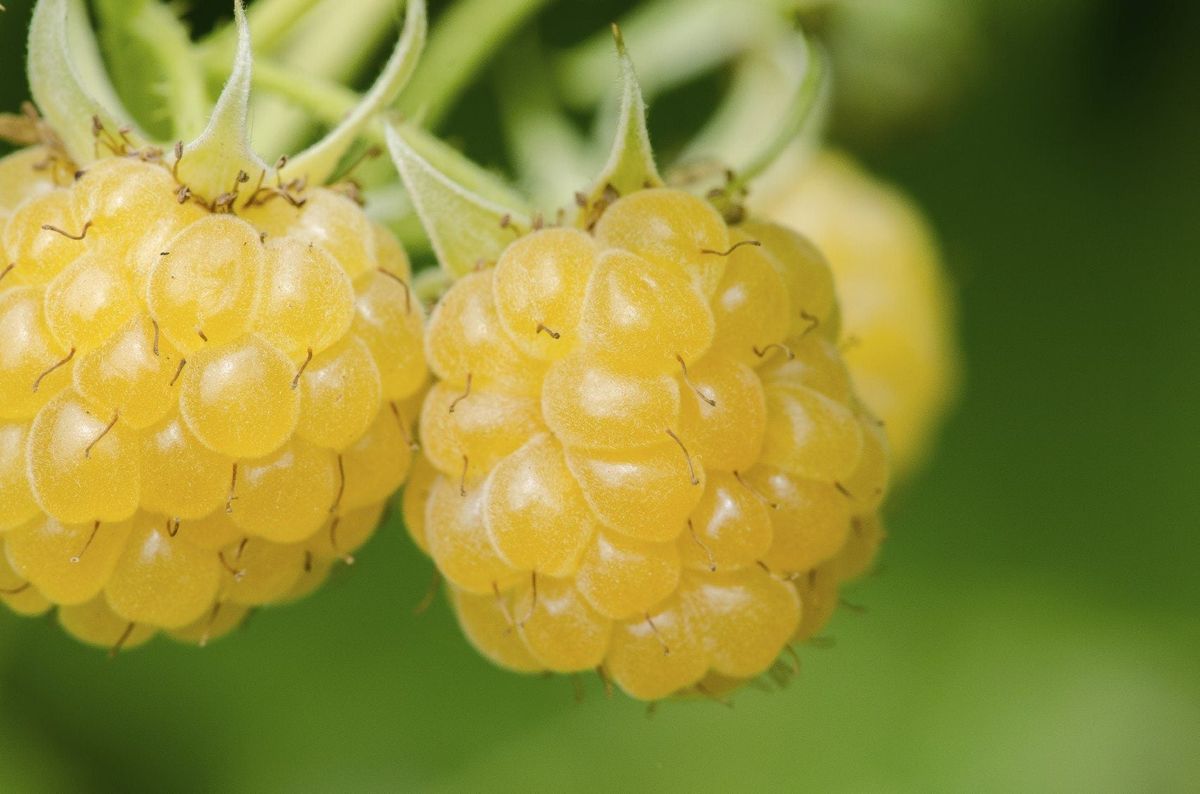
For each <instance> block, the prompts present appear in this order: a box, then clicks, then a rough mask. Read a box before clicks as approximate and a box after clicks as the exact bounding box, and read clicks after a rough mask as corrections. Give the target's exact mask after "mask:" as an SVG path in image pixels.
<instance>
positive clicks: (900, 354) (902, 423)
mask: <svg viewBox="0 0 1200 794" xmlns="http://www.w3.org/2000/svg"><path fill="white" fill-rule="evenodd" d="M756 208H757V210H758V211H759V212H761V213H763V214H764V215H765V216H767V217H770V218H772V219H773V220H775V221H777V222H779V223H783V224H786V225H788V226H792V227H794V228H796V229H799V230H800V231H802V232H804V233H805V234H806V235H808V236H809V237H811V238H812V240H813V241H814V242H816V243H817V245H818V246H819V247H820V249H821V251H822V252H824V253H825V254H826V255H827V256H828V257H829V263H830V265H831V267H832V269H833V272H834V275H835V277H836V281H837V293H838V298H839V300H840V302H841V309H842V327H843V347H844V348H845V358H846V365H847V366H848V367H849V369H850V372H851V374H852V376H853V378H854V385H855V388H856V389H857V390H858V393H859V395H860V396H861V397H862V399H863V401H864V402H865V403H866V404H867V405H868V406H869V407H870V408H871V410H872V411H873V412H875V413H876V414H877V415H878V416H879V417H880V418H882V419H883V420H884V421H885V422H886V423H887V430H888V438H889V439H890V440H891V442H892V450H893V455H894V465H895V469H896V472H897V474H904V473H907V472H910V471H912V470H913V469H914V468H915V467H916V466H917V465H918V464H919V463H920V461H921V459H922V458H923V457H924V456H925V454H926V451H927V449H928V447H929V445H930V442H931V440H932V438H931V437H932V435H933V433H934V431H935V430H936V428H937V426H938V424H939V422H940V421H941V419H942V418H943V416H944V414H945V412H946V410H947V408H948V407H949V404H950V402H951V400H952V398H953V394H954V390H955V385H956V382H957V377H958V361H957V345H956V340H955V330H954V322H953V317H952V315H953V312H952V309H951V297H950V294H949V289H948V287H947V276H946V273H945V271H944V269H943V267H942V263H941V261H940V258H939V256H938V251H937V248H936V245H935V244H934V241H933V235H932V233H931V231H930V229H929V226H928V224H927V222H926V221H925V219H924V217H923V216H922V214H921V212H920V210H919V209H918V208H917V207H916V206H915V205H914V204H913V203H912V202H911V201H910V200H909V199H908V198H907V197H906V196H904V195H903V194H902V193H900V192H899V191H898V190H896V189H895V188H892V187H890V186H888V185H885V184H883V183H881V182H880V181H878V180H877V179H875V178H874V177H872V176H870V175H869V174H867V173H866V172H865V171H863V170H862V169H861V168H860V167H859V166H858V165H856V164H855V163H854V162H853V161H851V160H850V159H849V158H848V157H846V156H844V155H841V154H836V153H830V152H825V153H822V154H820V155H819V156H817V157H816V158H815V159H814V160H813V161H812V162H811V163H809V164H806V165H804V166H799V167H797V166H795V165H794V164H792V165H786V164H782V163H781V167H779V168H777V169H776V172H775V173H774V174H773V175H772V177H771V178H770V187H769V188H768V189H767V190H766V191H765V193H764V194H763V196H762V202H761V203H759V204H758V205H756Z"/></svg>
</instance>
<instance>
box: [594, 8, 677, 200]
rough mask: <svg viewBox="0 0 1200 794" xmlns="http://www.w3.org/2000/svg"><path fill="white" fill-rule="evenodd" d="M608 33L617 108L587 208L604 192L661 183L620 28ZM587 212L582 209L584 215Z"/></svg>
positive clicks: (644, 104) (644, 105)
mask: <svg viewBox="0 0 1200 794" xmlns="http://www.w3.org/2000/svg"><path fill="white" fill-rule="evenodd" d="M612 32H613V40H614V41H615V43H616V46H617V60H618V62H619V63H620V70H621V106H620V113H619V115H618V117H617V133H616V137H615V139H614V140H613V146H612V151H611V153H610V154H609V156H608V162H607V163H605V165H604V167H603V169H601V171H600V175H599V176H597V177H596V181H595V182H594V184H593V185H592V188H591V190H589V191H588V192H587V194H586V196H587V205H588V207H591V206H593V205H595V204H596V202H598V201H601V200H602V199H603V198H604V196H605V194H606V193H609V192H611V191H613V190H615V191H616V192H617V194H618V195H624V194H626V193H632V192H633V191H635V190H642V189H643V188H647V187H658V186H660V185H662V183H663V181H662V178H661V177H660V176H659V175H658V169H657V168H656V167H655V165H654V152H653V150H652V149H651V147H650V135H649V133H648V132H647V130H646V102H645V100H644V99H642V89H641V87H640V86H639V85H638V80H637V74H636V73H635V72H634V70H633V61H632V60H631V59H630V58H629V52H628V51H627V50H626V49H625V40H624V39H623V38H622V36H621V30H620V28H618V27H617V26H616V25H613V28H612ZM587 212H588V210H587V208H585V209H584V213H587Z"/></svg>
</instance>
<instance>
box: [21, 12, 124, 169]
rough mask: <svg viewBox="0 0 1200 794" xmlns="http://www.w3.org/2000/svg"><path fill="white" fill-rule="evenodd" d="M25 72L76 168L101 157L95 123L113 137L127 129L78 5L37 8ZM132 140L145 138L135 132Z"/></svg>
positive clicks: (114, 93) (84, 17) (39, 105)
mask: <svg viewBox="0 0 1200 794" xmlns="http://www.w3.org/2000/svg"><path fill="white" fill-rule="evenodd" d="M26 68H27V72H28V77H29V90H30V92H31V93H32V96H33V101H34V103H35V104H36V105H37V107H38V110H39V111H40V112H41V114H42V116H43V117H44V118H45V119H46V121H47V122H48V123H49V125H50V127H51V128H53V129H54V130H55V132H56V133H57V135H58V138H59V140H60V141H61V142H62V145H63V147H64V148H65V149H66V152H67V154H68V155H69V156H70V157H71V159H72V160H73V161H75V163H76V164H77V165H81V166H82V165H87V164H88V163H90V162H92V161H94V160H95V159H96V158H97V157H98V156H99V154H100V152H99V151H98V147H97V139H96V135H95V133H94V132H93V125H92V119H96V120H97V121H98V122H99V124H100V125H102V126H103V127H104V128H105V129H107V130H109V131H110V132H115V131H117V130H118V129H120V128H122V127H123V126H125V125H127V123H128V118H129V115H128V114H127V113H125V112H124V111H123V108H121V104H120V101H119V100H118V99H117V96H116V92H115V91H114V90H113V88H112V84H111V83H110V82H109V81H108V76H107V74H106V73H105V72H104V69H103V66H102V62H101V60H100V53H99V50H98V49H97V47H96V39H95V36H94V34H93V33H92V31H91V28H90V27H89V26H88V24H87V12H86V10H85V9H84V8H83V5H82V3H81V2H80V0H40V2H39V3H38V4H37V5H36V6H35V7H34V10H33V18H32V19H31V20H30V24H29V56H28V62H27V67H26ZM130 134H133V135H137V136H138V137H140V138H142V139H143V140H144V139H145V138H146V136H145V135H144V134H143V133H141V132H139V131H138V130H136V129H132V128H130Z"/></svg>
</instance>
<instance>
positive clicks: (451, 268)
mask: <svg viewBox="0 0 1200 794" xmlns="http://www.w3.org/2000/svg"><path fill="white" fill-rule="evenodd" d="M386 137H387V144H388V150H389V151H390V152H391V155H392V160H393V161H394V162H395V164H396V170H398V171H399V172H400V178H401V179H402V180H403V181H404V187H405V189H407V190H408V194H409V196H410V197H411V198H412V202H413V206H414V207H415V208H416V211H417V215H418V216H420V218H421V224H422V225H423V226H424V227H425V233H426V234H427V235H428V236H429V241H430V244H431V245H432V246H433V251H434V253H435V254H436V255H437V259H438V262H439V263H440V264H441V266H442V267H443V268H444V269H445V270H446V271H447V272H448V273H450V274H451V275H452V276H454V277H456V278H457V277H459V276H463V275H465V274H467V273H469V272H471V271H472V270H474V269H476V268H478V267H479V266H481V265H486V264H491V263H493V262H495V261H496V260H497V259H498V258H499V256H500V253H501V252H502V251H503V250H504V249H505V248H506V247H507V246H508V244H509V243H511V242H512V241H513V240H514V239H516V238H517V237H519V236H521V235H522V234H524V233H525V232H527V231H528V230H529V229H530V226H531V222H530V218H529V215H528V209H527V207H526V206H525V202H524V201H523V200H522V199H521V198H520V197H519V196H517V195H516V194H515V193H514V192H513V191H512V190H510V189H509V188H508V187H507V186H505V185H503V184H501V183H500V182H499V180H497V179H496V178H495V177H494V176H492V174H490V173H488V172H487V171H485V170H483V169H482V168H480V167H479V166H478V165H476V164H474V163H472V162H471V161H470V160H468V159H467V158H465V157H463V156H462V155H461V154H459V153H458V152H457V151H455V150H454V149H452V148H451V147H450V146H448V145H446V144H445V143H442V142H441V141H439V140H438V139H437V138H434V137H433V136H432V135H430V134H428V133H426V132H423V131H422V130H421V129H420V128H418V127H416V126H415V125H413V124H410V123H403V122H402V123H388V124H387V125H386Z"/></svg>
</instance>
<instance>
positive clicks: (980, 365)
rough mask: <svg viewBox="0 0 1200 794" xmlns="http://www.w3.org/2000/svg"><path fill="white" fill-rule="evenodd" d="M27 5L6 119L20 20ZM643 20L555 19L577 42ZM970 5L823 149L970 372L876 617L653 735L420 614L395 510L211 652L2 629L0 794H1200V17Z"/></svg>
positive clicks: (897, 522)
mask: <svg viewBox="0 0 1200 794" xmlns="http://www.w3.org/2000/svg"><path fill="white" fill-rule="evenodd" d="M348 1H349V0H348ZM896 2H900V0H896ZM946 3H947V4H948V5H951V6H953V5H958V3H956V1H955V0H946ZM7 5H8V6H9V11H8V12H7V14H5V15H4V16H3V17H2V18H0V36H2V42H0V46H2V47H3V53H4V56H3V57H4V59H5V60H4V65H5V67H6V69H5V71H4V72H3V74H2V76H0V99H2V101H0V105H2V106H3V107H5V108H14V109H15V107H16V106H17V104H18V103H19V101H20V100H21V99H22V98H24V96H25V93H24V92H25V89H24V82H23V73H22V69H21V64H22V60H23V54H22V50H23V48H22V45H21V40H22V37H23V35H24V26H25V15H26V14H27V11H28V9H27V6H28V3H27V2H9V3H8V4H7ZM197 5H199V6H201V9H200V11H199V12H198V18H203V17H204V16H205V14H206V13H209V12H206V11H205V10H204V6H203V4H197ZM213 5H214V6H215V7H217V8H219V9H220V11H222V12H225V11H227V8H226V6H227V4H226V3H223V2H222V3H215V4H213ZM628 5H630V4H629V3H623V2H607V0H606V1H605V2H589V3H587V4H583V3H577V2H568V1H567V0H562V1H561V2H558V3H557V4H551V5H550V7H549V8H548V10H547V11H546V12H545V13H544V14H543V15H542V18H540V19H539V20H538V24H539V25H541V26H542V27H543V29H544V31H545V32H546V35H547V36H549V37H551V39H553V37H554V36H559V37H562V38H564V39H566V38H569V37H571V36H573V35H579V34H580V33H582V32H584V31H589V30H594V29H595V28H596V27H597V26H598V25H599V24H601V23H603V22H604V21H606V20H608V19H611V18H615V17H617V16H619V15H620V13H621V12H622V10H623V9H625V8H626V7H627V6H628ZM442 6H444V4H438V3H435V4H434V5H433V8H434V10H435V11H436V10H437V9H439V8H441V7H442ZM975 7H976V10H977V12H978V14H979V17H978V36H977V38H976V41H975V47H976V49H977V50H978V52H976V53H974V54H973V58H972V60H973V62H974V68H973V71H972V72H971V77H970V79H969V80H968V82H967V84H966V85H965V87H964V88H963V89H962V91H961V95H960V96H958V97H957V98H956V99H955V100H954V101H953V103H952V104H949V105H947V106H945V107H943V108H941V109H940V110H939V111H938V112H937V113H936V114H932V115H928V116H927V117H925V118H923V119H922V123H921V124H918V125H909V126H908V127H906V128H905V129H904V130H903V131H902V133H901V134H891V135H888V136H880V135H878V134H875V133H874V132H872V133H871V134H869V135H868V134H863V133H862V132H861V131H859V130H856V129H855V128H853V127H851V126H848V125H846V124H840V125H839V126H837V127H836V128H835V138H836V139H838V140H840V141H841V142H843V143H845V144H847V145H849V146H851V147H852V148H853V149H854V150H855V151H856V152H857V153H858V154H859V155H860V156H862V157H863V158H864V159H865V160H866V162H867V163H868V164H869V165H870V166H871V167H872V168H873V169H875V170H876V171H877V172H879V173H880V174H882V175H884V176H886V177H887V178H889V179H892V180H894V181H896V182H898V183H900V184H901V185H903V186H904V187H905V188H906V189H907V190H908V191H910V192H911V193H912V194H913V195H914V196H915V197H916V198H917V199H918V201H919V202H920V203H921V204H922V205H923V206H924V207H925V208H926V210H927V211H928V213H929V215H930V217H931V218H932V220H933V222H934V223H935V225H936V227H937V229H938V231H939V234H940V237H941V240H942V242H943V245H944V249H945V252H946V255H947V259H948V261H949V263H950V265H951V269H952V272H953V274H954V278H955V281H956V286H957V291H958V294H959V297H960V303H961V326H962V334H963V338H964V348H965V353H966V362H965V364H966V378H965V388H964V391H963V393H962V395H961V399H960V401H959V406H958V408H957V410H956V412H955V413H954V415H953V417H952V418H951V420H950V421H949V423H948V424H947V426H946V428H945V431H944V433H943V438H942V441H941V443H940V444H939V446H938V448H937V451H936V455H935V457H934V459H933V460H932V461H931V462H930V465H929V466H928V467H927V468H926V469H925V470H924V471H923V472H922V473H921V474H920V475H919V476H918V478H916V479H914V480H913V481H911V482H909V483H907V484H906V485H905V486H904V487H903V488H901V489H900V490H899V491H898V492H897V493H896V494H895V496H894V498H893V499H892V500H891V501H890V504H889V507H888V510H887V515H888V519H889V528H890V532H891V536H890V538H889V540H888V542H887V545H886V546H885V550H884V556H883V566H882V569H881V571H880V572H879V573H878V574H877V575H875V576H873V577H871V578H869V579H868V580H866V581H864V582H862V583H860V584H859V585H857V586H856V587H855V589H854V590H853V591H852V592H851V593H850V594H849V598H850V599H851V600H852V601H854V602H855V603H857V604H862V605H864V606H865V607H866V611H865V613H863V614H856V613H854V612H851V611H848V610H842V611H841V612H840V613H839V614H838V615H837V616H836V618H835V620H834V623H833V624H832V626H831V628H830V629H829V630H828V632H827V633H829V634H831V635H833V636H834V637H835V638H836V645H835V646H834V647H832V648H816V647H807V648H804V649H802V650H801V656H802V659H803V670H802V674H801V675H800V676H799V677H798V678H797V679H796V680H795V681H793V682H792V684H791V686H790V687H789V688H788V689H787V690H785V691H783V692H777V693H774V694H765V693H763V692H760V691H756V690H748V691H746V692H744V693H742V694H741V695H739V696H738V697H737V698H736V700H735V704H734V706H733V708H731V709H729V708H724V707H722V706H721V705H718V704H716V703H710V702H694V703H692V702H689V703H665V704H662V705H661V706H660V707H659V708H658V710H657V712H656V713H654V714H653V715H652V716H648V715H647V713H646V710H645V708H644V707H643V706H642V705H639V704H637V703H634V702H632V701H630V700H628V699H626V698H624V697H622V696H617V697H614V698H612V699H611V700H606V699H605V698H604V696H603V691H602V689H601V687H600V686H599V684H598V682H596V681H588V682H587V693H586V698H585V699H584V700H583V702H581V703H576V702H575V700H574V697H573V692H572V686H571V684H570V682H569V681H568V680H566V679H559V678H554V679H543V678H538V677H532V678H527V677H519V676H515V675H511V674H508V673H504V672H501V671H499V670H497V669H495V668H493V667H492V666H491V665H490V664H488V663H487V662H485V661H483V660H482V659H481V658H480V657H479V656H478V655H477V654H476V653H475V652H474V651H473V650H471V649H470V648H469V647H468V646H467V645H466V643H465V641H464V640H463V639H462V638H461V637H460V635H459V632H458V629H457V627H456V626H455V625H454V622H453V619H452V618H451V616H450V614H449V611H448V609H447V608H446V605H445V604H444V603H443V602H442V601H440V600H439V602H438V603H437V604H436V605H435V606H434V608H433V609H431V610H430V611H429V612H427V613H426V614H424V615H423V616H420V617H417V616H415V615H414V614H413V607H414V606H415V605H416V604H417V603H418V602H419V601H420V600H421V598H422V596H423V594H424V593H425V591H426V588H427V585H428V582H429V579H430V575H431V566H430V563H429V562H428V561H427V560H425V559H423V558H422V557H421V555H420V554H419V553H417V552H416V550H415V549H414V548H413V547H412V546H411V544H410V543H409V541H408V540H407V538H406V537H405V534H404V531H403V528H402V527H401V525H400V523H399V519H398V518H397V517H395V516H393V517H392V518H391V520H390V521H389V523H388V524H387V525H386V526H385V527H384V528H383V529H382V530H381V531H380V533H379V534H378V536H377V537H376V539H375V540H374V541H373V542H372V543H371V544H370V546H369V548H367V549H365V550H364V551H363V552H362V553H361V554H359V555H358V559H359V562H358V564H357V565H355V566H354V567H353V568H351V569H345V570H342V571H340V572H339V574H338V575H337V576H336V577H335V578H334V580H333V581H332V582H331V583H330V585H329V586H327V587H326V588H325V589H324V590H323V591H321V592H320V593H319V594H318V595H317V596H315V597H313V598H311V599H309V600H307V601H305V602H303V603H301V604H298V605H295V606H292V607H288V608H284V609H278V610H265V611H262V612H260V613H258V614H257V615H256V616H255V617H254V618H253V620H252V621H251V622H250V624H249V626H248V628H247V629H245V630H243V631H241V632H239V633H237V634H236V635H235V636H234V637H231V638H229V639H226V640H224V641H221V642H218V643H215V644H214V645H212V646H211V647H208V648H206V649H203V650H197V649H194V648H189V647H180V646H175V645H173V644H171V643H169V642H167V641H165V640H159V641H155V642H154V643H153V644H152V645H151V646H149V647H147V648H144V649H141V650H138V651H135V652H131V653H128V654H125V655H122V656H121V657H120V658H118V659H116V660H115V661H109V660H108V658H107V657H106V655H105V654H104V653H103V652H100V651H95V650H91V649H86V648H84V647H82V646H80V645H78V644H77V643H76V642H75V641H73V640H71V639H69V638H67V637H66V636H65V635H64V634H63V633H62V632H61V631H60V630H59V629H58V628H57V627H56V626H55V625H54V624H53V622H52V621H51V620H50V619H44V620H22V619H19V618H16V617H14V616H12V615H10V614H9V613H7V612H0V790H2V791H39V790H46V791H65V790H78V791H84V790H99V791H103V790H143V789H146V790H169V791H188V790H222V791H376V790H395V789H409V788H413V789H421V790H443V789H444V790H498V791H508V790H511V791H538V790H546V789H549V790H605V789H617V788H621V789H628V788H632V789H639V790H641V789H657V790H667V791H673V790H741V789H749V788H752V787H765V786H767V785H771V786H774V787H784V786H786V787H789V788H804V789H810V790H818V791H934V790H938V791H963V790H995V791H1012V790H1030V791H1135V790H1136V791H1183V790H1197V789H1200V612H1198V609H1197V608H1198V606H1200V575H1198V571H1200V487H1197V475H1200V465H1198V464H1200V460H1198V458H1200V455H1198V454H1197V453H1198V450H1200V389H1198V388H1197V386H1198V385H1200V354H1198V350H1200V319H1198V316H1197V311H1196V308H1195V300H1196V299H1195V296H1196V294H1197V290H1196V287H1197V286H1198V284H1197V279H1196V270H1197V265H1198V264H1200V262H1198V261H1197V260H1198V258H1200V101H1198V97H1200V94H1198V90H1200V52H1198V51H1197V49H1196V47H1195V41H1196V38H1197V33H1200V6H1197V5H1196V4H1191V3H1172V2H1161V3H1153V2H1140V1H1139V0H1097V1H1096V2H1085V1H1084V0H1069V1H1068V0H1046V1H1045V2H1038V3H1026V2H1017V0H1014V1H1013V2H1000V0H992V1H991V2H981V3H977V4H975ZM211 13H216V12H215V11H214V12H211ZM636 55H637V53H636V50H635V52H634V56H635V58H636ZM687 90H688V89H686V88H685V89H682V93H679V94H678V95H677V96H676V98H675V99H674V100H672V99H671V98H670V97H668V98H665V99H664V102H672V101H673V102H674V104H673V105H671V106H670V107H672V108H680V107H685V106H694V104H695V103H694V97H695V95H696V93H695V91H693V94H691V95H689V94H688V93H687ZM660 107H661V106H660ZM492 112H493V109H492V108H491V106H490V105H489V103H488V101H487V95H486V91H484V90H482V89H480V90H479V91H476V92H473V93H471V94H468V96H467V99H466V100H465V101H464V102H463V103H461V105H460V107H459V109H458V110H457V111H456V112H455V113H454V114H452V116H451V119H450V122H449V125H448V127H447V131H448V132H449V133H450V134H452V135H456V136H458V137H459V138H460V139H461V140H463V141H465V142H466V145H467V148H468V151H469V152H471V153H472V154H475V155H476V156H479V157H482V158H484V159H487V158H489V157H492V158H498V157H499V156H500V155H499V154H497V153H495V152H491V151H489V150H488V149H487V141H488V139H492V140H494V139H495V138H496V137H498V136H495V135H494V134H492V133H491V132H490V127H489V126H488V124H489V118H490V115H489V114H491V113H492ZM690 123H692V120H691V119H689V117H688V113H684V112H669V113H661V112H660V114H659V115H658V116H655V117H654V124H655V127H656V129H657V130H658V134H659V135H660V136H662V137H664V138H665V139H670V137H671V135H672V133H674V134H675V135H676V137H682V136H683V135H684V134H686V132H687V130H686V129H684V127H685V126H686V125H688V124H690ZM473 146H475V147H476V148H472V147H473Z"/></svg>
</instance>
